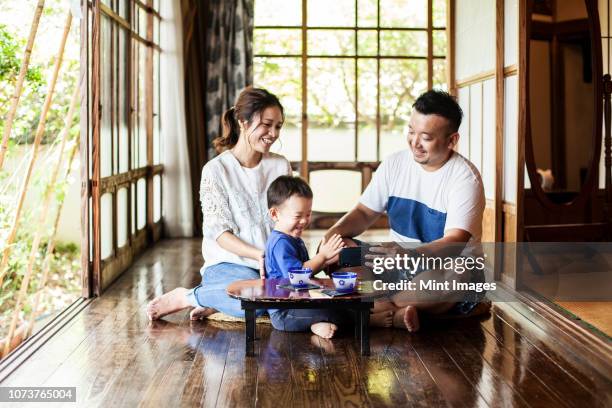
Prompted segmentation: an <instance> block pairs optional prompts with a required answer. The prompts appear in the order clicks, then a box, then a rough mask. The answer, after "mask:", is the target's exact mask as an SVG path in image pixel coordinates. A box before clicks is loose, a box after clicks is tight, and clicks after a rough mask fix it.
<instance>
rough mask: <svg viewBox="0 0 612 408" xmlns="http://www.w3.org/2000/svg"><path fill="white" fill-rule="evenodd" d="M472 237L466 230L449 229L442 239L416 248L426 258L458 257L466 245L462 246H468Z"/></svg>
mask: <svg viewBox="0 0 612 408" xmlns="http://www.w3.org/2000/svg"><path fill="white" fill-rule="evenodd" d="M471 237H472V234H470V233H469V232H467V231H465V230H462V229H459V228H453V229H449V230H446V232H445V233H444V236H443V237H442V238H440V239H436V240H435V241H432V242H430V243H428V244H424V245H420V246H419V247H417V248H416V251H417V252H418V253H421V254H424V255H425V256H457V255H459V254H460V253H461V251H462V250H463V248H465V245H461V244H466V243H467V242H468V241H469V240H470V238H471Z"/></svg>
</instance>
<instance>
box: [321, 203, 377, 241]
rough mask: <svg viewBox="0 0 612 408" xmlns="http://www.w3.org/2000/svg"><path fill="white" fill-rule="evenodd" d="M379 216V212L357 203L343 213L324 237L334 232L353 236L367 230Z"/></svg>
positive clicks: (326, 237) (327, 237) (349, 236)
mask: <svg viewBox="0 0 612 408" xmlns="http://www.w3.org/2000/svg"><path fill="white" fill-rule="evenodd" d="M380 216H381V213H379V212H376V211H374V210H371V209H369V208H368V207H366V206H365V205H363V204H361V203H358V204H357V205H356V206H355V207H353V209H352V210H351V211H349V212H348V213H346V214H344V216H343V217H342V218H340V219H339V220H338V222H336V223H335V224H334V225H333V226H332V227H331V228H330V229H329V230H327V232H326V233H325V239H326V240H327V239H329V238H330V237H331V236H332V235H334V234H339V235H340V236H341V237H348V238H353V237H356V236H357V235H359V234H362V233H363V232H364V231H365V230H367V229H368V228H369V227H370V226H371V225H372V224H374V221H376V220H377V219H378V217H380Z"/></svg>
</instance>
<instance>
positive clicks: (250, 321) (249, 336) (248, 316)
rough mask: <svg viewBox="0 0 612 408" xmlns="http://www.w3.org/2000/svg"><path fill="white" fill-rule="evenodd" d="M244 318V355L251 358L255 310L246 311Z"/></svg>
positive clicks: (253, 351)
mask: <svg viewBox="0 0 612 408" xmlns="http://www.w3.org/2000/svg"><path fill="white" fill-rule="evenodd" d="M244 317H245V320H246V355H247V356H249V357H252V356H254V355H255V309H246V310H245V311H244Z"/></svg>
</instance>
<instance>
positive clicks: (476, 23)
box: [455, 0, 495, 81]
mask: <svg viewBox="0 0 612 408" xmlns="http://www.w3.org/2000/svg"><path fill="white" fill-rule="evenodd" d="M455 10H456V11H455V18H456V19H455V47H456V49H455V58H456V59H455V78H457V81H461V80H462V79H465V78H468V77H470V76H473V75H476V74H479V73H481V72H485V71H490V70H492V69H494V68H495V1H492V0H487V1H482V0H461V1H460V2H457V4H456V6H455Z"/></svg>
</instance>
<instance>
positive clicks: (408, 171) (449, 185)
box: [359, 149, 485, 243]
mask: <svg viewBox="0 0 612 408" xmlns="http://www.w3.org/2000/svg"><path fill="white" fill-rule="evenodd" d="M359 201H360V203H361V204H363V205H365V206H366V207H368V208H370V209H371V210H374V211H376V212H379V213H382V212H385V211H386V212H387V215H388V217H389V226H390V228H391V233H390V234H391V237H390V238H391V240H392V241H397V242H423V243H425V242H431V241H434V240H436V239H439V238H442V237H443V236H444V232H445V231H447V230H449V229H455V228H458V229H462V230H465V231H467V232H469V233H470V234H471V235H472V237H471V239H470V241H471V242H472V243H475V242H480V237H481V235H482V214H483V211H484V207H485V198H484V188H483V184H482V179H481V178H480V173H479V172H478V169H476V167H475V166H474V165H473V164H472V163H471V162H470V161H468V160H467V159H466V158H465V157H463V156H462V155H460V154H459V153H457V152H453V154H452V156H451V158H450V159H449V160H448V161H447V162H446V163H444V165H443V166H442V167H440V168H439V169H438V170H435V171H432V172H430V171H427V170H425V169H423V167H422V166H421V165H420V164H419V163H417V162H415V161H414V158H413V156H412V152H411V151H410V149H405V150H402V151H399V152H397V153H394V154H393V155H391V156H389V157H388V158H387V159H386V160H384V161H383V162H382V163H381V164H380V166H379V167H378V169H377V170H376V173H375V174H374V177H373V178H372V181H371V182H370V184H369V185H368V187H367V188H366V189H365V191H364V192H363V195H362V196H361V199H360V200H359Z"/></svg>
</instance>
